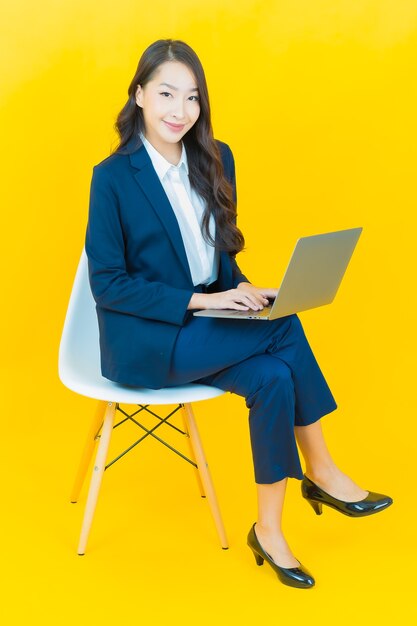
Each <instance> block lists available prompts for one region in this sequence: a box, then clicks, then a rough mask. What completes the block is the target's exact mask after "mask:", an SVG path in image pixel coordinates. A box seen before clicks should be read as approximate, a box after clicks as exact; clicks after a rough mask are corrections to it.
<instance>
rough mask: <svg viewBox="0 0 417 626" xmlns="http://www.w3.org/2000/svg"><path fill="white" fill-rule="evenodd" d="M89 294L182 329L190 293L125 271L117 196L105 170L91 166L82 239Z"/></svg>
mask: <svg viewBox="0 0 417 626" xmlns="http://www.w3.org/2000/svg"><path fill="white" fill-rule="evenodd" d="M85 251H86V254H87V257H88V270H89V280H90V286H91V291H92V294H93V297H94V299H95V301H96V303H97V305H98V306H99V307H101V308H103V309H109V310H112V311H117V312H120V313H125V314H127V315H135V316H137V317H144V318H148V319H153V320H160V321H163V322H168V323H171V324H177V325H180V326H182V325H183V324H184V323H185V321H186V319H187V312H188V311H187V306H188V304H189V302H190V299H191V297H192V295H193V293H194V292H193V291H192V290H188V289H177V288H175V287H171V286H170V285H166V284H164V283H161V282H154V281H148V280H146V279H144V278H142V277H132V276H131V275H129V274H128V272H127V271H126V264H125V254H124V253H125V246H124V237H123V229H122V224H121V221H120V217H119V203H118V197H117V194H116V193H115V191H114V189H113V187H112V184H111V179H110V175H109V174H108V171H107V170H106V168H102V167H100V166H97V165H96V166H94V168H93V175H92V179H91V187H90V204H89V214H88V223H87V230H86V237H85Z"/></svg>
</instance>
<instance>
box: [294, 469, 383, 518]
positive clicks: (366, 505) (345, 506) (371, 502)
mask: <svg viewBox="0 0 417 626" xmlns="http://www.w3.org/2000/svg"><path fill="white" fill-rule="evenodd" d="M301 494H302V496H303V498H305V499H306V500H307V502H309V503H310V504H311V506H312V507H313V509H314V510H315V512H316V514H317V515H321V514H322V505H323V504H326V505H327V506H330V507H332V509H336V511H339V512H340V513H343V514H344V515H349V516H350V517H364V516H365V515H372V514H373V513H379V511H382V510H383V509H386V508H387V507H389V506H390V505H391V504H392V503H393V499H392V498H390V496H385V495H384V494H382V493H375V492H374V491H370V492H369V494H368V495H367V496H366V498H364V499H363V500H358V501H357V502H344V500H338V499H337V498H334V497H333V496H331V495H330V494H329V493H326V491H323V489H322V488H321V487H319V486H318V485H316V484H315V483H313V481H312V480H310V478H308V476H306V475H305V474H304V478H303V479H302V481H301Z"/></svg>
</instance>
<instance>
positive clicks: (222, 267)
mask: <svg viewBox="0 0 417 626" xmlns="http://www.w3.org/2000/svg"><path fill="white" fill-rule="evenodd" d="M134 141H135V142H136V143H135V144H134V143H133V141H132V140H131V142H129V144H128V146H131V145H135V147H137V149H135V151H134V152H132V153H130V155H129V156H130V162H131V164H132V165H133V167H135V168H136V169H137V170H138V171H137V172H136V174H135V179H136V181H137V182H138V184H139V186H140V188H141V189H142V191H143V193H144V194H145V195H146V197H147V198H148V200H149V202H150V204H151V206H152V208H153V209H154V211H155V213H156V215H157V217H158V218H159V220H160V221H161V223H162V225H163V227H164V228H165V230H166V233H167V235H168V237H169V238H170V240H171V242H172V246H173V248H174V250H175V253H176V254H177V256H178V259H179V261H180V263H181V265H182V267H183V269H184V271H185V273H186V275H187V278H188V280H189V282H190V284H191V285H193V279H192V276H191V271H190V266H189V264H188V258H187V253H186V251H185V247H184V242H183V240H182V236H181V231H180V228H179V226H178V222H177V218H176V217H175V213H174V211H173V209H172V206H171V203H170V202H169V199H168V196H167V195H166V193H165V190H164V188H163V186H162V184H161V181H160V180H159V178H158V175H157V173H156V171H155V169H154V167H153V165H152V160H151V158H150V156H149V154H148V152H147V151H146V148H145V146H144V145H143V143H142V141H141V140H140V138H137V139H136V138H135V140H134ZM217 237H218V232H217V229H216V235H215V240H217ZM229 274H230V276H229ZM218 280H219V281H220V282H221V283H223V282H224V283H225V284H229V282H230V280H231V266H230V259H229V256H228V254H227V252H224V251H221V252H220V255H219V276H218Z"/></svg>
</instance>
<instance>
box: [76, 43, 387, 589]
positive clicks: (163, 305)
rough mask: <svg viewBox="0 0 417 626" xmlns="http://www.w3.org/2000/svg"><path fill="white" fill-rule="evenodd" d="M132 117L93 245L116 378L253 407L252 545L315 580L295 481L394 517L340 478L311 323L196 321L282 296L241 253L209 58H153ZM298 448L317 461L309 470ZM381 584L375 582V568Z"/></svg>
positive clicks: (338, 503)
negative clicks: (226, 394)
mask: <svg viewBox="0 0 417 626" xmlns="http://www.w3.org/2000/svg"><path fill="white" fill-rule="evenodd" d="M128 96H129V97H128V101H127V103H126V104H125V106H124V107H123V109H122V110H121V112H120V113H119V115H118V118H117V122H116V130H117V132H118V134H119V138H120V141H119V145H118V146H117V148H116V149H115V150H114V151H113V152H112V154H110V156H108V157H107V158H105V159H104V160H103V161H101V162H100V163H99V164H97V165H96V166H95V167H94V168H93V176H92V181H91V190H90V205H89V215H88V224H87V230H86V238H85V249H86V253H87V257H88V265H89V279H90V285H91V289H92V293H93V296H94V299H95V301H96V305H97V306H96V310H97V316H98V322H99V331H100V353H101V368H102V374H103V376H105V377H106V378H109V379H110V380H113V381H116V382H118V383H120V384H124V385H130V386H144V387H149V388H152V389H160V388H162V387H167V386H174V385H180V384H185V383H190V382H198V383H204V384H209V385H214V386H216V387H219V388H222V389H225V390H228V391H230V392H232V393H236V394H238V395H241V396H243V397H245V400H246V406H247V407H248V408H249V426H250V439H251V447H252V455H253V465H254V477H255V483H256V488H257V497H258V519H257V521H256V522H255V523H254V524H252V526H251V528H250V530H249V533H248V537H247V543H248V546H249V548H250V549H251V550H252V552H253V555H254V557H255V560H256V563H257V564H258V565H262V564H263V562H264V561H266V562H267V563H268V564H269V565H270V566H271V568H272V569H273V570H274V572H275V573H276V574H277V576H278V578H279V580H280V581H281V582H283V583H284V584H286V585H290V586H293V587H298V588H311V587H313V586H314V584H315V580H314V578H313V576H312V574H311V573H310V572H309V570H307V568H306V567H304V566H303V565H302V564H301V562H300V561H298V560H297V559H296V558H295V556H294V555H293V553H292V551H291V549H290V547H289V545H288V543H287V541H286V539H285V537H284V534H283V532H282V525H281V521H282V511H283V504H284V497H285V490H286V485H287V480H288V478H289V477H293V478H297V479H299V480H301V488H302V495H303V497H304V498H306V500H307V501H308V502H309V503H310V504H311V506H312V507H313V509H314V510H315V511H316V513H317V514H320V513H321V511H322V505H323V504H325V505H326V506H330V507H332V508H333V509H335V510H337V511H339V512H341V513H343V514H345V515H349V516H351V517H353V516H355V517H358V516H363V515H370V514H374V513H376V512H379V511H381V510H383V509H385V508H387V507H388V506H389V505H390V504H392V498H390V497H389V496H386V495H384V494H380V493H376V492H372V491H366V490H364V489H362V488H361V487H360V486H359V485H357V484H356V483H355V482H354V481H353V480H352V479H351V478H349V476H348V475H347V474H345V473H344V472H343V471H342V470H341V469H339V468H338V466H337V465H336V463H335V461H334V460H333V458H332V456H331V455H330V452H329V450H328V448H327V445H326V443H325V440H324V436H323V432H322V428H321V421H320V418H321V417H323V416H324V415H326V414H328V413H330V412H332V411H334V410H335V409H336V408H337V405H336V402H335V399H334V398H333V395H332V393H331V391H330V389H329V387H328V385H327V383H326V381H325V379H324V376H323V374H322V372H321V370H320V368H319V365H318V363H317V361H316V359H315V357H314V355H313V352H312V350H311V348H310V346H309V344H308V341H307V338H306V336H305V334H304V331H303V328H302V324H301V322H300V319H299V318H298V316H297V315H289V316H286V317H283V318H280V319H277V320H273V321H269V322H262V321H257V320H243V319H242V320H232V319H220V318H203V317H196V316H193V314H192V313H193V310H196V309H205V308H218V309H235V310H246V311H248V310H255V311H256V310H260V309H262V308H263V307H264V306H265V305H266V304H267V303H268V298H271V297H274V296H276V294H277V289H276V288H263V287H257V286H255V285H253V284H252V283H251V282H250V280H249V279H248V278H247V277H246V276H245V275H244V274H243V272H242V271H241V269H240V268H239V266H238V263H237V261H236V255H237V253H238V252H240V251H241V250H242V249H243V247H244V237H243V234H242V233H241V231H240V230H239V228H238V226H237V223H236V216H237V212H236V205H237V192H236V175H235V162H234V157H233V153H232V150H231V149H230V147H229V145H228V144H227V143H226V142H223V141H221V140H219V139H215V138H214V136H213V130H212V125H211V117H210V104H209V97H208V90H207V84H206V80H205V75H204V70H203V67H202V65H201V62H200V60H199V58H198V56H197V55H196V53H195V52H194V50H193V49H192V48H191V47H190V46H189V45H188V44H186V43H185V42H183V41H181V40H173V39H160V40H157V41H155V42H154V43H153V44H151V45H150V46H148V48H147V49H146V50H145V51H144V53H143V54H142V56H141V58H140V60H139V64H138V67H137V70H136V72H135V75H134V77H133V79H132V81H131V83H130V86H129V89H128ZM297 443H298V445H299V447H300V449H301V452H302V454H303V457H304V460H305V463H306V471H305V473H304V474H303V471H302V468H301V464H300V459H299V456H298V450H297ZM370 574H371V572H370Z"/></svg>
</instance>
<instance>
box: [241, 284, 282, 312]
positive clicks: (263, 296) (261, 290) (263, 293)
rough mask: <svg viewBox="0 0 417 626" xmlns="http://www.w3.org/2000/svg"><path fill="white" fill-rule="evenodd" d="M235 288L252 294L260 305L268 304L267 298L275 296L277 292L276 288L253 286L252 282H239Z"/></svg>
mask: <svg viewBox="0 0 417 626" xmlns="http://www.w3.org/2000/svg"><path fill="white" fill-rule="evenodd" d="M237 289H240V290H241V291H247V292H248V293H250V294H252V296H254V297H255V298H256V299H257V300H258V302H259V304H260V305H262V306H266V305H268V304H269V300H268V298H276V297H277V294H278V289H274V288H273V287H255V285H252V283H245V282H243V283H239V284H238V286H237Z"/></svg>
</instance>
